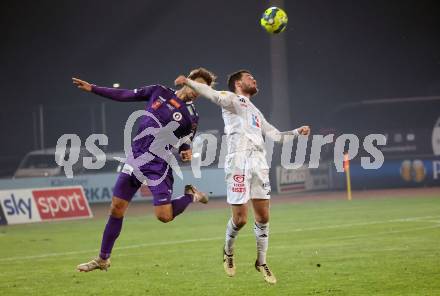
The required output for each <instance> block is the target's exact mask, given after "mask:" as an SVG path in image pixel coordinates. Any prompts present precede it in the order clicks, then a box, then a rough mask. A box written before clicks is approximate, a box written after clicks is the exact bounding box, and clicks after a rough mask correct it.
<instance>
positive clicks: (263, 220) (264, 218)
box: [256, 215, 269, 224]
mask: <svg viewBox="0 0 440 296" xmlns="http://www.w3.org/2000/svg"><path fill="white" fill-rule="evenodd" d="M256 221H257V222H258V223H260V224H267V223H269V215H264V216H260V217H258V218H257V219H256Z"/></svg>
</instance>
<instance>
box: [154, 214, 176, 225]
mask: <svg viewBox="0 0 440 296" xmlns="http://www.w3.org/2000/svg"><path fill="white" fill-rule="evenodd" d="M156 218H157V220H159V221H160V222H163V223H168V222H171V221H173V219H174V217H173V215H172V214H171V215H170V214H169V213H157V214H156Z"/></svg>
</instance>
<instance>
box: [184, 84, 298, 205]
mask: <svg viewBox="0 0 440 296" xmlns="http://www.w3.org/2000/svg"><path fill="white" fill-rule="evenodd" d="M187 84H188V85H189V86H190V87H191V88H193V89H194V90H195V91H196V92H198V93H199V94H201V95H202V96H204V97H206V98H208V99H209V100H211V101H212V102H213V103H215V104H217V105H219V106H220V107H222V116H223V120H224V122H225V134H226V140H227V146H228V154H227V155H226V158H225V180H226V187H227V190H226V192H227V201H228V203H229V204H246V203H247V202H248V201H249V199H251V198H252V199H270V190H271V188H270V181H269V166H268V165H267V161H266V157H265V154H266V150H265V147H264V139H263V136H266V137H270V138H271V139H272V140H274V141H277V142H278V141H281V140H282V138H283V136H285V135H293V136H298V131H297V130H293V131H288V132H280V131H279V130H277V129H276V128H275V127H274V126H272V125H271V124H270V123H268V122H267V121H266V119H265V118H264V116H263V114H262V113H261V112H260V110H258V108H257V107H255V105H254V104H252V103H251V101H250V100H249V99H248V98H247V97H245V96H241V95H237V94H235V93H232V92H229V91H216V90H213V89H212V88H211V87H209V86H207V85H206V84H202V83H198V82H196V81H192V80H190V79H188V82H187Z"/></svg>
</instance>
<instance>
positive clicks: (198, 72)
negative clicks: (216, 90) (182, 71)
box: [188, 67, 217, 86]
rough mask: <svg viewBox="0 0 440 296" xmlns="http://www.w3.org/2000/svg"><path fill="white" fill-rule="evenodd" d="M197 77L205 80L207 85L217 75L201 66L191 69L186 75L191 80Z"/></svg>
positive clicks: (213, 80) (210, 84) (210, 83)
mask: <svg viewBox="0 0 440 296" xmlns="http://www.w3.org/2000/svg"><path fill="white" fill-rule="evenodd" d="M199 77H200V78H202V79H203V80H205V81H206V83H207V84H208V85H209V86H212V85H213V84H214V82H215V80H216V79H217V76H215V74H214V73H212V72H211V71H208V70H206V69H205V68H202V67H200V68H197V69H194V70H191V72H190V73H189V75H188V78H189V79H191V80H195V79H197V78H199Z"/></svg>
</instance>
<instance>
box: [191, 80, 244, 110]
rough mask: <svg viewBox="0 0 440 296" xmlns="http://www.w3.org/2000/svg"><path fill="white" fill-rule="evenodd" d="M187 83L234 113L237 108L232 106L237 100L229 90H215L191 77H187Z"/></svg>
mask: <svg viewBox="0 0 440 296" xmlns="http://www.w3.org/2000/svg"><path fill="white" fill-rule="evenodd" d="M187 85H188V86H189V87H191V88H192V89H194V90H195V91H196V92H197V93H199V94H200V95H202V96H204V97H205V98H207V99H208V100H210V101H211V102H213V103H214V104H216V105H218V106H220V107H222V108H224V109H226V110H229V111H231V112H233V113H236V110H237V108H235V106H234V102H235V101H237V100H236V97H237V95H236V94H234V93H232V92H229V91H217V90H215V89H213V88H212V87H210V86H208V85H206V84H204V83H200V82H197V81H194V80H191V79H187Z"/></svg>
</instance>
